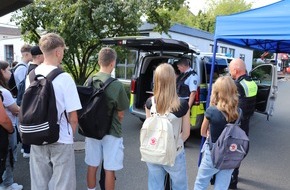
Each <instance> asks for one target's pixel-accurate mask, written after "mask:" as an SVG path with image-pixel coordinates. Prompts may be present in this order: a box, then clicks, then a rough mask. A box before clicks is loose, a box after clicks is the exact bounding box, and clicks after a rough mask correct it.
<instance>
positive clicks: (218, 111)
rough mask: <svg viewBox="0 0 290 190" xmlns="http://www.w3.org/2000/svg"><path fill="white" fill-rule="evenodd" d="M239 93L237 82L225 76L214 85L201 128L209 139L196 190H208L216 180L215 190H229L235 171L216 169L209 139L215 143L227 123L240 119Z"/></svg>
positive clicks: (204, 148) (204, 149)
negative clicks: (214, 176) (213, 179)
mask: <svg viewBox="0 0 290 190" xmlns="http://www.w3.org/2000/svg"><path fill="white" fill-rule="evenodd" d="M238 116H239V113H238V91H237V86H236V85H235V82H234V81H233V79H232V78H231V77H230V76H223V77H220V78H218V79H217V80H216V82H215V83H214V84H213V88H212V93H211V99H210V106H209V107H208V108H207V109H206V112H205V115H204V120H203V122H202V126H201V135H202V136H204V137H206V138H207V141H206V142H205V143H204V146H203V149H202V152H203V158H202V160H201V164H200V167H199V169H198V174H197V177H196V180H195V185H194V190H204V189H207V187H208V185H209V182H210V179H211V178H212V176H213V175H216V178H215V189H219V190H227V189H228V187H229V184H230V181H231V175H232V172H233V169H227V170H219V169H216V168H214V166H213V163H212V159H211V152H210V148H209V143H208V137H209V136H210V137H211V141H212V143H215V142H216V141H217V139H218V137H219V136H220V134H221V133H222V131H223V129H224V127H225V125H226V124H227V123H229V122H230V123H232V122H235V120H236V119H237V118H238Z"/></svg>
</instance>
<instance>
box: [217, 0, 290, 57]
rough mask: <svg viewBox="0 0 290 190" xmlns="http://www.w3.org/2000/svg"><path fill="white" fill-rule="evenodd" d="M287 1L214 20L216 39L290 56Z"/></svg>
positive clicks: (289, 16)
mask: <svg viewBox="0 0 290 190" xmlns="http://www.w3.org/2000/svg"><path fill="white" fill-rule="evenodd" d="M289 10H290V1H288V0H282V1H279V2H276V3H273V4H271V5H268V6H264V7H261V8H257V9H252V10H249V11H245V12H241V13H237V14H233V15H228V16H218V17H217V18H216V27H215V37H214V38H215V40H218V41H223V42H226V43H230V44H234V45H237V46H242V47H248V48H252V49H258V50H262V51H269V52H277V53H281V52H282V53H290V22H289V18H290V11H289Z"/></svg>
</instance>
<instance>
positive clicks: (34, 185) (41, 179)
mask: <svg viewBox="0 0 290 190" xmlns="http://www.w3.org/2000/svg"><path fill="white" fill-rule="evenodd" d="M29 166H30V179H31V190H39V189H41V190H48V183H49V181H50V179H51V176H52V164H51V162H50V154H49V148H48V145H43V146H36V145H32V146H31V157H30V162H29Z"/></svg>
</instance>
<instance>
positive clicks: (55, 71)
mask: <svg viewBox="0 0 290 190" xmlns="http://www.w3.org/2000/svg"><path fill="white" fill-rule="evenodd" d="M34 73H35V72H34ZM61 73H63V70H62V69H60V68H56V69H53V70H52V71H51V72H50V73H49V74H48V75H47V76H46V79H47V80H49V81H50V82H52V81H53V79H54V78H55V77H57V76H58V75H59V74H61Z"/></svg>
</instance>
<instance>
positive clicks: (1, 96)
mask: <svg viewBox="0 0 290 190" xmlns="http://www.w3.org/2000/svg"><path fill="white" fill-rule="evenodd" d="M0 98H1V100H2V102H3V100H4V98H3V95H2V91H1V90H0Z"/></svg>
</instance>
